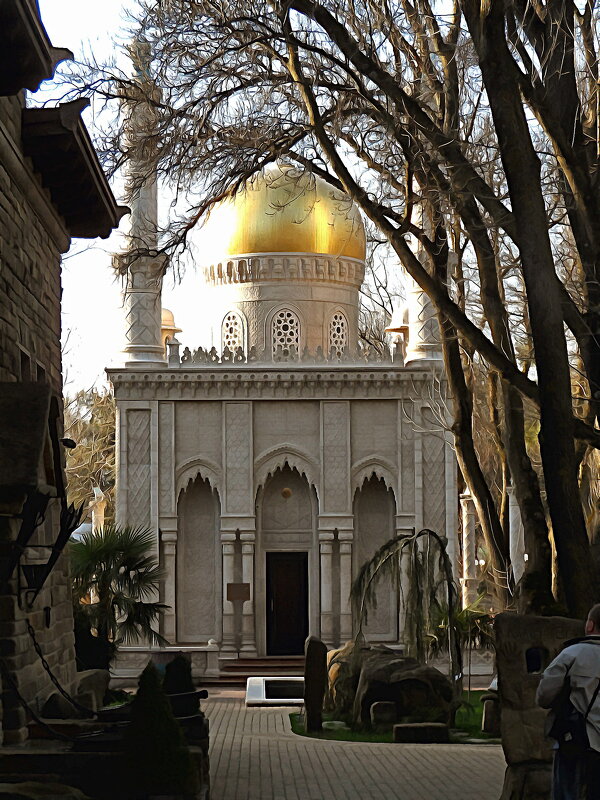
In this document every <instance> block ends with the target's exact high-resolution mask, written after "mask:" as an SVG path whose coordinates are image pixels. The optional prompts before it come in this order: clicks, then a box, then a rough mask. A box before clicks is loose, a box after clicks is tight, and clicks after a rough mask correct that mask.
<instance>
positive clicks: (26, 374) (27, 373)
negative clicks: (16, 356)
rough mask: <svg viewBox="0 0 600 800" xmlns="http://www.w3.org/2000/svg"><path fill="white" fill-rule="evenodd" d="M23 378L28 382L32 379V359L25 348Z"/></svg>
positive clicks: (22, 366) (22, 368) (22, 363)
mask: <svg viewBox="0 0 600 800" xmlns="http://www.w3.org/2000/svg"><path fill="white" fill-rule="evenodd" d="M20 352H21V364H20V367H21V380H22V381H23V383H27V382H29V381H30V380H31V359H30V358H29V356H28V355H27V353H26V352H25V351H24V350H21V351H20Z"/></svg>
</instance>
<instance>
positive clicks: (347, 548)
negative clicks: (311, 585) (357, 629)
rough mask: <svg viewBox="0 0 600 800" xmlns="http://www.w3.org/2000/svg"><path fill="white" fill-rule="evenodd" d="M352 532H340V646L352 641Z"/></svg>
mask: <svg viewBox="0 0 600 800" xmlns="http://www.w3.org/2000/svg"><path fill="white" fill-rule="evenodd" d="M352 539H353V533H352V531H340V532H339V533H338V540H339V544H340V645H342V644H344V642H347V641H349V640H350V639H352V604H351V602H350V589H351V588H352Z"/></svg>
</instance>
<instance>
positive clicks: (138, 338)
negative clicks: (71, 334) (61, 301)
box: [116, 41, 166, 366]
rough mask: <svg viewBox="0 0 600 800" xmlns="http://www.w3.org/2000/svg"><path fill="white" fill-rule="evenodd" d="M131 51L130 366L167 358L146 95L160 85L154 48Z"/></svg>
mask: <svg viewBox="0 0 600 800" xmlns="http://www.w3.org/2000/svg"><path fill="white" fill-rule="evenodd" d="M129 52H130V55H131V59H132V61H133V64H134V82H135V83H136V84H137V86H138V87H139V95H138V97H139V100H136V99H134V100H131V101H129V102H128V103H127V105H126V114H127V117H126V120H125V126H124V127H125V137H126V141H127V147H128V151H129V165H128V172H129V181H128V194H129V198H128V202H129V206H130V208H131V217H130V222H131V227H130V231H129V236H128V246H127V249H126V251H125V252H124V253H122V254H120V255H118V256H116V259H117V261H118V264H119V266H120V269H121V272H123V273H124V275H125V287H124V292H123V294H124V297H123V299H124V306H125V323H126V327H125V339H126V344H125V347H124V352H125V363H126V364H127V365H128V366H135V365H138V364H139V365H140V366H144V365H147V364H153V363H156V364H164V363H165V360H166V358H165V351H164V347H163V343H162V337H161V290H162V276H163V272H164V267H165V257H164V256H162V255H159V254H158V253H157V250H158V201H157V185H156V170H155V168H154V165H155V163H156V142H155V138H154V137H155V132H156V118H155V113H154V109H153V107H152V105H151V103H148V102H147V98H151V97H152V96H153V95H155V94H156V92H157V89H156V87H155V86H154V85H153V83H152V81H151V79H150V73H149V69H150V62H151V54H150V48H149V46H148V44H147V43H146V42H143V41H136V42H134V43H133V44H132V45H131V46H130V48H129Z"/></svg>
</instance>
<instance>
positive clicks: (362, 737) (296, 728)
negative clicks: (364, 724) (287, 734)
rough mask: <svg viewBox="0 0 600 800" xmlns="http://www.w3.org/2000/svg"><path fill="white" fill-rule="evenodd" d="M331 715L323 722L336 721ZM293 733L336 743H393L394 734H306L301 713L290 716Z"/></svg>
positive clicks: (339, 732)
mask: <svg viewBox="0 0 600 800" xmlns="http://www.w3.org/2000/svg"><path fill="white" fill-rule="evenodd" d="M334 719H335V717H334V716H333V714H331V713H327V712H325V713H324V714H323V722H329V721H330V720H334ZM290 722H291V723H292V731H293V732H294V733H297V734H298V735H299V736H308V737H310V738H311V739H328V740H331V741H335V742H391V741H392V732H391V731H387V732H385V733H378V732H376V731H352V730H348V731H346V730H333V731H328V730H323V731H321V732H320V733H306V731H305V730H304V716H303V715H302V714H300V713H299V712H297V711H296V712H294V713H292V714H290Z"/></svg>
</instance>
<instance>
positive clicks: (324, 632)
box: [319, 531, 334, 647]
mask: <svg viewBox="0 0 600 800" xmlns="http://www.w3.org/2000/svg"><path fill="white" fill-rule="evenodd" d="M319 554H320V561H321V639H322V641H323V642H325V644H326V645H327V646H328V647H333V644H334V642H333V575H332V572H333V570H332V567H333V533H331V532H330V531H319Z"/></svg>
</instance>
